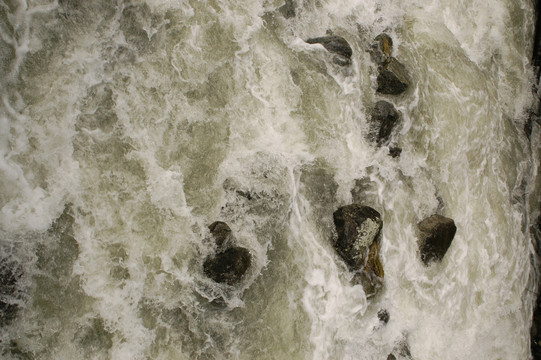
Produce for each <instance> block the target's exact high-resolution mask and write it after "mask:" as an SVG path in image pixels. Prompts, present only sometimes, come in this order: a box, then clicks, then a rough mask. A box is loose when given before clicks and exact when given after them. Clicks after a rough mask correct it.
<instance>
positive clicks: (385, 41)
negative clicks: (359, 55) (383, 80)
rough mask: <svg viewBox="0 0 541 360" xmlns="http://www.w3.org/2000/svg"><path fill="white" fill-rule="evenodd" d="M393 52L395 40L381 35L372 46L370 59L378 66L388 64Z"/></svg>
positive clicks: (383, 34)
mask: <svg viewBox="0 0 541 360" xmlns="http://www.w3.org/2000/svg"><path fill="white" fill-rule="evenodd" d="M392 52H393V39H392V38H391V37H390V36H389V35H387V34H385V33H382V34H379V35H378V36H376V38H375V39H374V42H373V43H372V45H371V46H370V57H371V58H372V61H373V62H375V63H376V64H378V65H382V64H384V63H386V62H387V61H388V60H389V58H390V57H391V54H392Z"/></svg>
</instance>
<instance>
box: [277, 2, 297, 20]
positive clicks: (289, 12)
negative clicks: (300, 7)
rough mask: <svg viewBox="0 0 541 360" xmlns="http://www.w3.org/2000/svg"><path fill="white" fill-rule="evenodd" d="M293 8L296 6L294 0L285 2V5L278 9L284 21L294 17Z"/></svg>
mask: <svg viewBox="0 0 541 360" xmlns="http://www.w3.org/2000/svg"><path fill="white" fill-rule="evenodd" d="M295 7H296V4H295V1H294V0H286V3H285V4H284V5H282V6H280V8H278V11H279V12H280V14H282V15H283V16H284V17H285V18H286V19H289V18H292V17H295V15H296V13H295Z"/></svg>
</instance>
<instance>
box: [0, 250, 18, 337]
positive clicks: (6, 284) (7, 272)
mask: <svg viewBox="0 0 541 360" xmlns="http://www.w3.org/2000/svg"><path fill="white" fill-rule="evenodd" d="M21 276H22V267H21V266H20V265H19V264H18V263H17V262H15V261H13V260H9V259H8V258H3V259H0V327H2V326H4V325H7V324H9V323H10V322H11V321H12V320H13V319H14V318H15V317H16V316H17V313H18V311H19V305H18V301H19V300H20V296H19V294H18V285H17V283H18V281H19V279H20V278H21Z"/></svg>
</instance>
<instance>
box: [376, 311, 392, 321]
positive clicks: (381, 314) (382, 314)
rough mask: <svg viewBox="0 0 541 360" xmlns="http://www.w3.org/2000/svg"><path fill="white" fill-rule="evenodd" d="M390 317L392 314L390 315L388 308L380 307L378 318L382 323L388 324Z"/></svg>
mask: <svg viewBox="0 0 541 360" xmlns="http://www.w3.org/2000/svg"><path fill="white" fill-rule="evenodd" d="M390 318H391V315H389V312H388V311H387V310H386V309H380V310H379V311H378V319H379V321H381V322H382V323H384V324H387V323H388V322H389V319H390Z"/></svg>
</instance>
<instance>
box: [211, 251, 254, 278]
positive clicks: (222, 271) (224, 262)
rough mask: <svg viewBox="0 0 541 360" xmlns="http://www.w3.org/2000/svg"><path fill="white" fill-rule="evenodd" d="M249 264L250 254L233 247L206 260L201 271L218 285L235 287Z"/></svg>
mask: <svg viewBox="0 0 541 360" xmlns="http://www.w3.org/2000/svg"><path fill="white" fill-rule="evenodd" d="M251 262H252V256H251V255H250V252H249V251H248V250H247V249H245V248H243V247H239V246H235V247H230V248H228V249H227V250H225V251H223V252H221V253H218V254H217V255H216V256H214V257H209V258H207V260H205V263H204V264H203V270H204V272H205V274H206V275H207V276H208V277H209V278H211V279H212V280H214V281H216V282H218V283H225V284H228V285H235V284H237V283H238V282H239V281H240V280H241V279H242V277H243V276H244V274H245V273H246V271H247V270H248V268H249V267H250V264H251Z"/></svg>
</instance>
